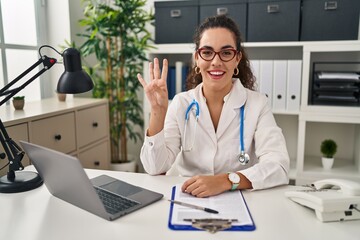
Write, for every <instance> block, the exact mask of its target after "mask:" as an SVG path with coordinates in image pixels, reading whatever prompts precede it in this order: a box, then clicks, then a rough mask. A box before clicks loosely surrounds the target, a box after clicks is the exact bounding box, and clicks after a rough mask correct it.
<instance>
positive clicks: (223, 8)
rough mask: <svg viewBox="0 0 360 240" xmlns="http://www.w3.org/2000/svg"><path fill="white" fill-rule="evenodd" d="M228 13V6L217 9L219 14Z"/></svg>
mask: <svg viewBox="0 0 360 240" xmlns="http://www.w3.org/2000/svg"><path fill="white" fill-rule="evenodd" d="M227 13H228V8H226V7H219V8H217V9H216V14H217V15H222V14H227Z"/></svg>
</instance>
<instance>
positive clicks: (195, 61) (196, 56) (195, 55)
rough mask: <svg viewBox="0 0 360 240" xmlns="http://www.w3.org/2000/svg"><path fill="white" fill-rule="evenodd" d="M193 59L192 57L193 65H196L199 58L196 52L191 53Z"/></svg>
mask: <svg viewBox="0 0 360 240" xmlns="http://www.w3.org/2000/svg"><path fill="white" fill-rule="evenodd" d="M193 59H194V61H193V62H194V65H195V66H197V65H198V63H197V61H198V59H199V55H198V54H197V52H194V53H193Z"/></svg>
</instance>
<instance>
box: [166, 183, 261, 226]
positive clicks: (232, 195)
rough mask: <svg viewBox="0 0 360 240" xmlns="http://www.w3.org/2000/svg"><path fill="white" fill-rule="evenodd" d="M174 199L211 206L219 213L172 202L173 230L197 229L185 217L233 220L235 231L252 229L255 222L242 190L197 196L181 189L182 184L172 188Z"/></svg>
mask: <svg viewBox="0 0 360 240" xmlns="http://www.w3.org/2000/svg"><path fill="white" fill-rule="evenodd" d="M171 199H172V200H176V201H180V202H184V203H189V204H193V205H196V206H201V207H204V208H210V209H213V210H216V211H218V212H219V213H218V214H215V213H208V212H206V211H203V210H198V209H194V208H191V207H186V206H182V205H180V204H174V203H171V204H170V215H169V228H171V229H173V230H195V228H192V224H191V222H189V221H185V219H228V220H231V221H232V227H231V228H230V229H228V230H233V231H252V230H255V224H254V221H253V219H252V217H251V214H250V212H249V209H248V207H247V205H246V202H245V199H244V197H243V195H242V193H241V191H233V192H230V191H229V192H224V193H222V194H220V195H217V196H211V197H208V198H197V197H194V196H192V195H190V194H188V193H183V192H182V191H181V185H176V186H174V187H173V189H172V196H171Z"/></svg>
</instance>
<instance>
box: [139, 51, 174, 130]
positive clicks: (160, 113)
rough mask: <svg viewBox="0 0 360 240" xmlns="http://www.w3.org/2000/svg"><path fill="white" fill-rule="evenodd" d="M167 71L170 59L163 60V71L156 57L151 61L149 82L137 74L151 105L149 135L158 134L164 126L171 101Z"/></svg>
mask: <svg viewBox="0 0 360 240" xmlns="http://www.w3.org/2000/svg"><path fill="white" fill-rule="evenodd" d="M167 73H168V61H167V60H166V59H164V60H163V67H162V71H160V65H159V59H157V58H154V63H152V62H150V63H149V76H150V81H149V82H148V83H147V82H146V81H145V80H144V79H143V77H142V76H141V74H140V73H138V74H137V78H138V80H139V82H140V83H141V85H142V86H143V88H144V91H145V94H146V97H147V99H148V100H149V102H150V106H151V115H150V122H149V129H148V132H147V134H148V135H149V136H152V135H155V134H157V133H158V132H160V131H161V130H162V129H163V128H164V122H165V115H166V111H167V108H168V102H169V100H168V90H167V84H166V80H167Z"/></svg>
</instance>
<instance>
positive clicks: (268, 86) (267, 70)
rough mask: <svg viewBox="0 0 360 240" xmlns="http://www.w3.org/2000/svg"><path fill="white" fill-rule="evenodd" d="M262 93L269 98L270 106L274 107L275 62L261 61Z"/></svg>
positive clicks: (260, 78)
mask: <svg viewBox="0 0 360 240" xmlns="http://www.w3.org/2000/svg"><path fill="white" fill-rule="evenodd" d="M259 80H260V82H259V83H260V84H259V85H260V92H261V93H263V94H265V95H266V96H267V97H268V98H269V104H270V106H272V89H273V60H260V74H259Z"/></svg>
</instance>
